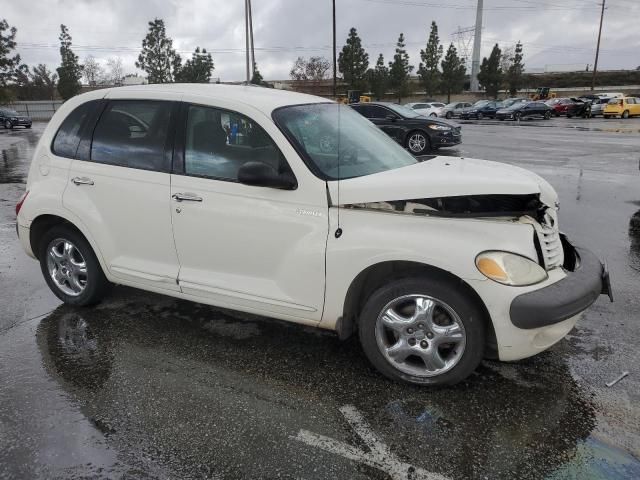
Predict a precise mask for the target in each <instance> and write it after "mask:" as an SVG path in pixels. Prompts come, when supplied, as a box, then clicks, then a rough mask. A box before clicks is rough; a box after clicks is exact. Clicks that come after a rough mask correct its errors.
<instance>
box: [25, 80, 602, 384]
mask: <svg viewBox="0 0 640 480" xmlns="http://www.w3.org/2000/svg"><path fill="white" fill-rule="evenodd" d="M16 213H17V230H18V235H19V238H20V242H21V243H22V246H23V247H24V250H25V251H26V252H27V254H29V255H30V256H32V257H34V258H36V259H38V260H39V262H40V265H41V268H42V273H43V275H44V278H45V280H46V282H47V283H48V285H49V287H50V288H51V290H52V291H53V292H54V293H55V294H56V295H57V296H58V297H59V298H60V299H61V300H63V301H64V302H66V303H68V304H71V305H77V306H86V305H91V304H94V303H96V302H98V301H100V300H101V299H102V298H104V296H105V295H107V293H108V290H109V287H110V286H111V285H112V284H122V285H128V286H131V287H135V288H139V289H142V290H149V291H152V292H157V293H162V294H166V295H171V296H173V297H177V298H183V299H187V300H192V301H196V302H201V303H206V304H210V305H216V306H220V307H225V308H231V309H236V310H241V311H245V312H251V313H255V314H260V315H264V316H268V317H275V318H279V319H283V320H288V321H292V322H297V323H301V324H305V325H312V326H316V327H320V328H324V329H329V330H335V331H336V332H338V334H339V335H340V337H341V338H345V337H348V336H349V335H350V334H352V333H353V332H357V333H358V335H359V337H360V341H361V344H362V347H363V349H364V352H365V353H366V355H367V357H368V358H369V359H370V360H371V362H372V363H373V365H375V367H376V368H378V370H379V371H380V372H382V373H383V374H384V375H387V376H388V377H390V378H393V379H399V380H403V381H407V382H412V383H416V384H423V385H436V384H451V383H455V382H457V381H460V380H462V379H464V378H465V377H467V376H468V375H469V374H470V373H471V372H473V371H474V369H475V368H476V367H477V366H478V364H479V362H480V360H481V359H482V358H483V357H484V356H485V355H488V356H492V357H494V358H499V359H502V360H517V359H520V358H524V357H528V356H531V355H534V354H536V353H538V352H541V351H543V350H545V349H546V348H548V347H550V346H551V345H553V344H554V343H556V342H557V341H559V340H560V339H562V338H563V337H564V336H565V335H566V334H567V333H568V332H569V331H570V330H571V329H572V328H573V326H574V325H575V323H576V321H577V320H578V318H579V316H580V314H581V312H582V311H583V310H585V309H586V308H588V307H589V305H591V303H593V302H594V301H595V300H596V298H598V296H599V295H600V294H601V293H610V288H609V282H608V274H607V271H606V268H605V267H604V266H603V265H602V264H601V262H600V261H599V260H598V259H597V258H596V256H595V255H593V254H592V253H591V252H590V251H588V250H586V249H584V248H582V247H578V246H575V245H573V244H572V243H570V242H569V240H568V239H567V238H566V237H565V236H564V235H562V233H560V230H559V224H558V196H557V194H556V192H555V191H554V190H553V188H551V186H550V185H549V184H548V183H547V182H546V181H545V180H543V179H542V178H540V177H539V176H537V175H535V174H533V173H531V172H529V171H527V170H524V169H521V168H517V167H513V166H509V165H506V164H501V163H496V162H488V161H482V160H473V159H464V160H463V159H458V158H452V157H435V158H433V159H431V160H429V161H426V162H419V161H418V160H416V159H415V158H414V157H413V156H412V155H410V154H409V153H408V152H406V151H405V150H404V149H403V148H402V147H400V146H399V145H397V144H396V143H395V142H394V141H393V140H392V139H390V138H389V137H388V136H387V135H386V134H385V133H383V132H381V131H380V130H379V129H378V128H377V127H376V126H375V125H373V124H372V123H371V122H369V121H368V120H366V119H365V118H364V117H362V116H361V115H359V114H358V113H356V112H354V111H353V110H352V109H351V108H350V107H348V106H342V105H339V104H337V103H334V102H330V101H327V100H326V99H324V98H319V97H313V96H308V95H303V94H299V93H291V92H284V91H278V90H272V89H265V88H260V87H251V86H227V85H200V84H189V85H180V84H166V85H147V86H135V87H121V88H114V89H106V90H98V91H94V92H90V93H86V94H83V95H80V96H77V97H74V98H72V99H71V100H69V101H67V102H65V103H64V105H63V106H62V107H61V108H60V109H59V110H58V111H57V112H56V114H55V115H54V117H53V119H52V120H51V121H50V122H49V124H48V126H47V127H46V129H45V131H44V133H43V135H42V137H41V139H40V142H39V143H38V146H37V148H36V150H35V153H34V157H33V161H32V164H31V169H30V171H29V178H28V182H27V187H26V192H25V194H24V195H23V197H22V198H21V200H20V202H19V203H18V205H17V207H16ZM344 368H350V366H349V365H345V367H344Z"/></svg>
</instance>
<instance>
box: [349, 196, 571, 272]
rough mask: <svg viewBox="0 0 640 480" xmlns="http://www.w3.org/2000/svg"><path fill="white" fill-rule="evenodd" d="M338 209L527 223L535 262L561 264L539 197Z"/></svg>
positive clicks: (550, 217)
mask: <svg viewBox="0 0 640 480" xmlns="http://www.w3.org/2000/svg"><path fill="white" fill-rule="evenodd" d="M341 207H342V208H349V209H357V210H370V211H380V212H387V213H394V214H404V215H423V216H431V217H441V218H460V219H463V218H474V219H493V220H498V219H500V220H502V221H513V222H520V223H523V224H529V225H531V227H532V228H533V230H534V232H535V233H534V235H533V239H532V241H533V244H534V246H535V249H536V252H537V254H538V263H539V264H540V266H542V267H543V268H544V269H545V270H551V269H553V268H556V267H560V266H563V265H564V263H565V255H564V248H563V244H562V237H561V234H560V231H559V229H558V220H557V211H556V209H555V208H550V206H549V205H546V204H545V203H543V202H542V201H541V200H540V194H537V193H532V194H520V195H517V194H515V195H514V194H498V195H495V194H493V195H491V194H489V195H461V196H453V197H436V198H420V199H412V200H392V201H384V202H369V203H353V204H348V205H341Z"/></svg>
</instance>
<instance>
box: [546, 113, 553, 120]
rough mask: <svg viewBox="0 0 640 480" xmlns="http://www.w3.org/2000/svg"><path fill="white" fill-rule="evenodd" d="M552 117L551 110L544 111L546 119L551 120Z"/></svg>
mask: <svg viewBox="0 0 640 480" xmlns="http://www.w3.org/2000/svg"><path fill="white" fill-rule="evenodd" d="M550 118H551V112H544V119H545V120H549V119H550Z"/></svg>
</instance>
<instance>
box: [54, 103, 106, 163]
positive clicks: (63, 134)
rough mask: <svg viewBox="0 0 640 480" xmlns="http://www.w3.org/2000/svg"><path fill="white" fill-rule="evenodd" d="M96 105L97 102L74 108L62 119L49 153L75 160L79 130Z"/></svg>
mask: <svg viewBox="0 0 640 480" xmlns="http://www.w3.org/2000/svg"><path fill="white" fill-rule="evenodd" d="M97 103H98V101H97V100H93V101H91V102H87V103H83V104H82V105H79V106H78V107H76V109H75V110H73V111H72V112H71V113H70V114H69V115H67V118H65V119H64V121H63V122H62V125H60V128H58V131H57V132H56V136H55V137H54V139H53V144H52V145H51V151H52V152H53V153H54V154H55V155H58V156H59V157H66V158H75V156H76V151H77V150H78V145H79V143H80V133H81V132H80V130H81V128H82V125H83V124H84V121H85V119H86V118H87V116H88V115H89V113H90V112H91V110H92V109H93V108H94V107H95V105H96V104H97Z"/></svg>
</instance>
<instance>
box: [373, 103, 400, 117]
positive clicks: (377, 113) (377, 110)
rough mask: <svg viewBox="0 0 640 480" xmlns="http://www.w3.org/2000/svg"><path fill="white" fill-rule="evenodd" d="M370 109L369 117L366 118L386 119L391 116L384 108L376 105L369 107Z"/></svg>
mask: <svg viewBox="0 0 640 480" xmlns="http://www.w3.org/2000/svg"><path fill="white" fill-rule="evenodd" d="M370 108H371V116H370V117H368V118H387V116H389V115H393V114H392V113H391V112H390V111H389V110H387V109H386V108H383V107H378V106H377V105H371V107H370ZM394 116H395V115H394Z"/></svg>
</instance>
